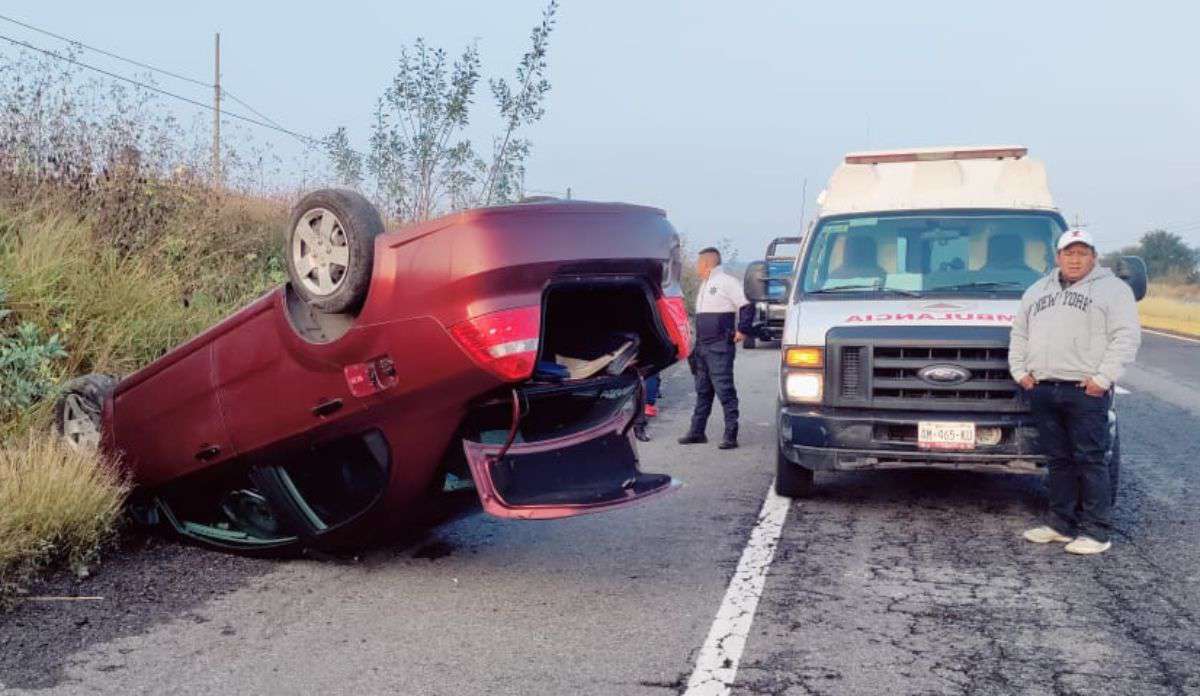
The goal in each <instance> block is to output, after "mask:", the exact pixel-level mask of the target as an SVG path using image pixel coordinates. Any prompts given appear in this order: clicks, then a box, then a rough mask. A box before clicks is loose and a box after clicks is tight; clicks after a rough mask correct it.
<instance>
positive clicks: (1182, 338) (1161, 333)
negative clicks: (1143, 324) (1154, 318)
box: [1142, 328, 1200, 343]
mask: <svg viewBox="0 0 1200 696" xmlns="http://www.w3.org/2000/svg"><path fill="white" fill-rule="evenodd" d="M1142 333H1148V334H1154V335H1155V336H1166V337H1167V338H1173V339H1175V340H1176V341H1186V342H1187V343H1200V339H1195V338H1188V337H1187V336H1180V335H1178V334H1173V333H1167V332H1166V331H1155V330H1154V329H1145V328H1143V329H1142Z"/></svg>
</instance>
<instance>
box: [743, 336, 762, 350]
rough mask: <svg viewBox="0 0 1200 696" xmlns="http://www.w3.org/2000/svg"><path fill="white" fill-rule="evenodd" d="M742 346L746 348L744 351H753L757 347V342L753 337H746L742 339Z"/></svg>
mask: <svg viewBox="0 0 1200 696" xmlns="http://www.w3.org/2000/svg"><path fill="white" fill-rule="evenodd" d="M742 345H744V346H745V347H746V350H754V348H755V347H756V346H757V345H758V341H757V340H755V338H754V337H753V336H746V338H744V339H742Z"/></svg>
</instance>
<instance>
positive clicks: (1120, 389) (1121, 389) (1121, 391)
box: [1117, 384, 1133, 394]
mask: <svg viewBox="0 0 1200 696" xmlns="http://www.w3.org/2000/svg"><path fill="white" fill-rule="evenodd" d="M1117 393H1118V394H1132V393H1133V392H1131V391H1129V390H1128V389H1126V388H1125V387H1122V386H1121V385H1119V384H1118V385H1117Z"/></svg>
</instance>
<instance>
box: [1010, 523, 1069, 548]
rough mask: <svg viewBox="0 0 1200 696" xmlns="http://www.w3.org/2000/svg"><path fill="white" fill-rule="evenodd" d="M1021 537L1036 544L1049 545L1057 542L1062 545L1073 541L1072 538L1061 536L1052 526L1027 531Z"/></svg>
mask: <svg viewBox="0 0 1200 696" xmlns="http://www.w3.org/2000/svg"><path fill="white" fill-rule="evenodd" d="M1021 536H1023V537H1025V541H1032V542H1033V543H1035V544H1049V543H1050V542H1052V541H1057V542H1058V543H1060V544H1066V543H1068V542H1070V541H1071V537H1069V536H1066V535H1063V534H1059V533H1058V532H1057V531H1055V529H1054V527H1051V526H1050V525H1045V524H1044V525H1042V526H1041V527H1034V528H1033V529H1026V530H1025V533H1024V534H1022V535H1021Z"/></svg>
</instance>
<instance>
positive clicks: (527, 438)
mask: <svg viewBox="0 0 1200 696" xmlns="http://www.w3.org/2000/svg"><path fill="white" fill-rule="evenodd" d="M285 254H286V259H287V264H288V271H289V278H290V282H288V283H287V284H286V285H285V286H283V287H280V288H277V289H275V290H272V291H271V292H269V293H267V294H266V295H264V296H263V297H261V298H259V299H258V300H256V301H255V302H253V303H252V304H250V305H249V306H247V307H245V308H243V309H242V310H240V311H239V312H237V313H236V314H234V315H232V316H230V317H229V318H227V319H225V320H224V321H222V322H221V323H219V324H217V325H216V326H213V327H212V328H210V329H209V330H207V331H205V332H204V333H202V334H201V335H199V336H197V337H195V338H193V339H192V340H190V341H188V342H187V343H184V344H183V345H181V346H179V347H177V348H175V349H174V350H172V351H171V352H169V353H168V354H166V355H164V356H163V357H162V358H160V359H158V360H156V361H155V362H153V363H152V364H150V365H148V366H146V367H145V368H144V369H142V370H139V371H138V372H136V373H134V374H132V375H129V376H128V377H125V378H123V379H120V380H117V379H114V378H112V377H108V376H105V375H89V376H86V377H81V378H78V379H76V380H73V381H72V382H70V383H69V384H68V385H67V386H66V387H65V388H64V390H63V393H62V396H61V397H60V398H59V401H58V403H57V407H56V416H57V424H58V429H59V432H60V433H61V435H62V436H63V437H65V438H66V439H67V441H68V442H69V443H70V444H72V445H73V446H76V447H99V448H100V449H101V450H103V451H104V452H105V453H107V454H110V455H112V456H114V457H116V458H118V460H119V461H120V462H121V463H122V465H123V466H124V467H126V468H127V469H128V470H129V472H130V474H131V476H132V477H133V480H134V481H135V483H136V484H137V495H136V496H135V501H136V502H135V507H136V509H137V510H138V511H139V512H138V516H139V517H141V518H143V519H144V521H146V522H151V523H156V522H157V523H165V524H169V525H170V526H171V527H173V528H174V529H175V530H176V531H178V532H179V533H181V534H183V535H185V536H187V537H190V538H192V539H194V540H197V541H199V542H201V543H204V544H208V545H211V546H216V547H220V548H225V549H238V550H249V551H259V550H261V551H267V550H271V551H276V550H280V549H290V548H297V547H326V548H328V547H339V546H346V545H351V544H358V543H361V542H362V541H364V540H366V539H368V538H370V537H371V536H373V535H374V534H377V533H386V532H389V531H394V530H395V529H396V528H397V527H398V526H400V525H403V524H404V522H405V520H406V519H407V517H408V515H409V513H410V512H412V511H414V510H416V509H418V508H419V506H420V505H421V504H422V502H423V501H424V500H426V499H428V498H429V497H430V496H431V495H433V494H434V493H437V492H439V491H441V490H442V489H443V485H444V482H445V480H446V477H447V474H454V475H455V476H457V477H459V478H461V479H471V480H473V481H474V485H475V487H476V489H477V491H478V494H479V497H480V500H481V501H482V504H483V509H484V510H485V511H486V512H488V513H491V514H493V515H497V516H501V517H515V518H530V519H533V518H537V519H547V518H556V517H565V516H570V515H576V514H580V513H585V512H592V511H597V510H604V509H609V508H612V507H616V506H620V505H624V504H627V503H630V502H634V501H637V500H640V499H643V498H645V497H647V496H650V495H653V494H656V493H659V492H662V491H664V490H667V489H668V488H670V487H671V486H672V483H673V482H672V479H671V478H670V477H669V476H665V475H661V474H647V473H642V472H641V471H640V470H639V468H638V457H637V452H636V450H635V448H634V445H633V442H632V441H631V439H630V438H629V429H630V426H631V425H632V423H633V420H634V417H635V414H636V413H638V412H639V411H640V407H641V403H640V400H641V396H642V392H643V387H642V381H643V380H644V379H645V378H646V377H648V376H650V375H652V374H655V373H657V372H659V371H661V370H662V369H663V368H665V367H667V366H669V365H670V364H672V363H673V362H675V361H677V360H679V359H681V358H683V357H686V355H687V353H688V350H689V340H690V339H689V329H688V322H687V315H686V310H685V309H684V304H683V300H682V296H681V294H680V291H679V286H678V279H679V275H680V270H681V266H680V264H681V259H680V247H679V238H678V235H677V234H676V233H675V230H674V229H673V228H672V227H671V224H670V223H669V222H668V221H667V219H666V215H665V214H664V213H663V211H661V210H657V209H654V208H648V207H643V206H635V205H626V204H619V203H593V202H584V201H561V200H554V199H551V200H537V201H531V202H525V203H519V204H514V205H507V206H498V207H491V208H481V209H475V210H468V211H465V212H461V213H456V214H452V215H448V216H445V217H442V218H439V219H436V220H431V221H429V222H425V223H422V224H419V225H416V226H413V227H408V228H405V229H401V230H398V231H394V232H385V231H384V225H383V222H382V220H381V218H380V216H379V214H378V212H377V211H376V210H375V208H374V207H373V206H372V205H371V204H370V203H369V202H368V201H367V200H366V199H364V198H363V197H362V196H360V195H358V194H356V193H354V192H351V191H344V190H321V191H317V192H314V193H311V194H309V195H307V196H305V197H304V199H303V200H301V202H300V203H299V204H298V205H297V206H296V208H295V209H294V211H293V214H292V219H291V224H290V226H289V229H288V230H287V232H286V240H285Z"/></svg>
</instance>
